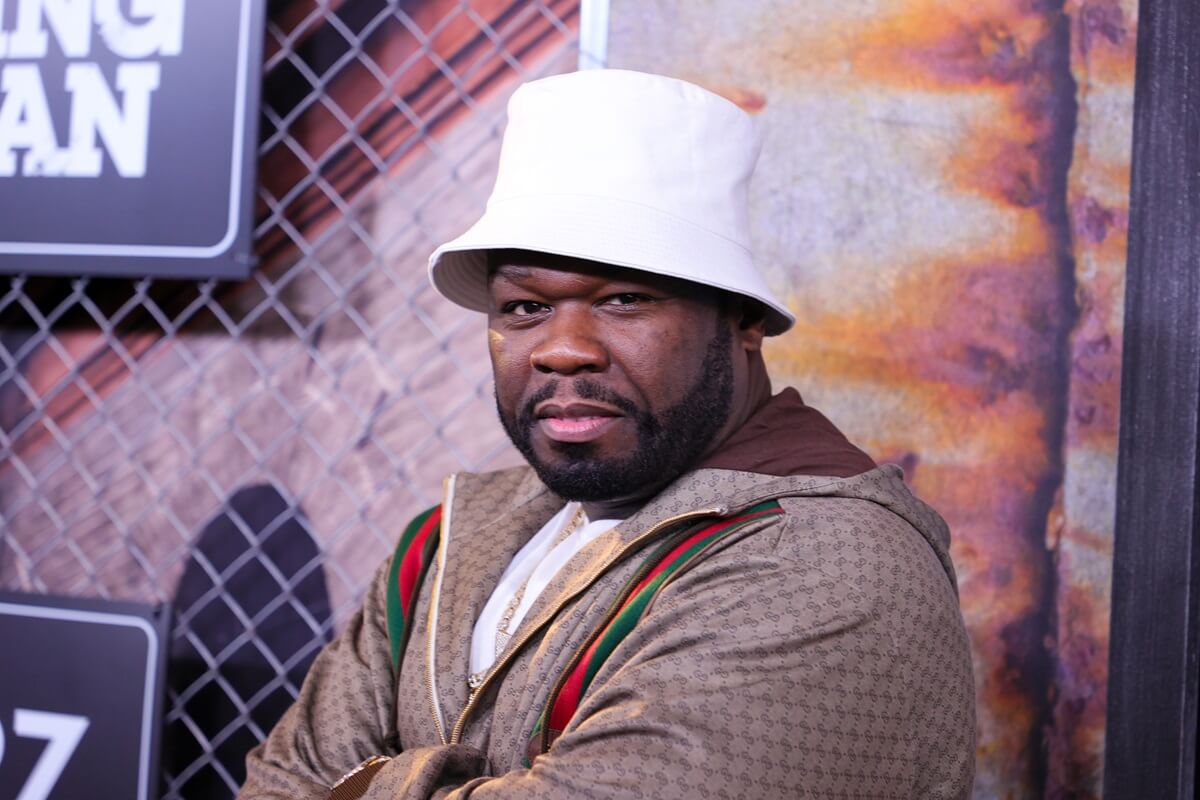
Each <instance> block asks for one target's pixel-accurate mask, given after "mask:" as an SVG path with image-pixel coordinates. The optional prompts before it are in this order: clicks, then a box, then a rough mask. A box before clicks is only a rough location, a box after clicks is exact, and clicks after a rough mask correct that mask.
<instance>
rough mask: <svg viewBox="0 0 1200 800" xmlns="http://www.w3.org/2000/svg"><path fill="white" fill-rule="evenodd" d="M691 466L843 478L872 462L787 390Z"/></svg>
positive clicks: (774, 397)
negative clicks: (715, 448) (696, 463)
mask: <svg viewBox="0 0 1200 800" xmlns="http://www.w3.org/2000/svg"><path fill="white" fill-rule="evenodd" d="M697 468H698V469H706V468H707V469H732V470H738V471H739V472H758V473H761V474H763V475H776V476H785V475H832V476H835V477H838V478H849V477H851V476H853V475H858V474H861V473H863V472H868V471H869V470H872V469H874V468H875V462H874V461H873V460H871V457H870V456H868V455H867V454H866V453H864V452H863V451H862V450H860V449H858V448H857V447H855V446H854V445H853V444H851V443H850V440H849V439H847V438H846V437H845V435H844V434H843V433H842V432H841V431H840V430H838V429H837V427H836V426H835V425H834V424H833V423H832V422H830V421H829V419H828V418H827V417H826V416H825V415H824V414H822V413H821V412H820V411H818V410H817V409H815V408H813V407H812V406H810V405H806V404H805V402H804V400H803V399H802V398H801V397H800V393H799V392H797V391H796V390H795V389H792V388H788V389H784V390H783V391H782V392H780V393H779V394H777V395H775V396H773V397H772V398H771V399H770V400H768V401H767V402H766V404H765V405H763V407H762V408H760V409H759V410H758V411H757V412H755V413H754V414H753V415H752V416H751V417H750V418H749V419H748V420H746V422H745V424H743V425H742V427H740V428H739V429H737V430H736V431H734V432H733V434H732V435H730V437H729V438H728V439H726V440H725V441H724V442H722V443H721V446H720V447H719V448H718V449H717V450H716V452H714V453H712V454H711V455H710V456H708V457H707V458H706V459H704V460H703V461H702V462H701V463H700V464H699V465H698V467H697Z"/></svg>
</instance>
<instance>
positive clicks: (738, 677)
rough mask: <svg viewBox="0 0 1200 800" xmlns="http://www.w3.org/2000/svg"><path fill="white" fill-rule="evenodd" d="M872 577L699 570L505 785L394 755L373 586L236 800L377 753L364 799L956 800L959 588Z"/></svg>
mask: <svg viewBox="0 0 1200 800" xmlns="http://www.w3.org/2000/svg"><path fill="white" fill-rule="evenodd" d="M901 535H905V534H903V532H901ZM914 535H915V534H914ZM860 560H861V559H860ZM806 561H807V560H806ZM814 565H819V566H814ZM884 566H885V562H884V561H881V562H880V569H878V570H875V569H873V568H870V567H868V568H866V570H865V571H863V570H859V571H858V572H853V571H852V573H851V574H847V573H846V572H845V570H842V571H841V572H839V570H838V568H836V567H835V566H830V562H829V561H828V559H826V558H824V557H823V556H822V557H820V558H816V559H815V560H813V561H809V562H808V563H799V562H797V561H796V560H794V559H791V558H780V557H778V554H777V553H775V552H770V551H766V550H756V549H753V548H751V549H750V551H749V552H741V551H738V552H729V553H725V554H721V556H720V557H717V558H713V559H710V560H709V561H706V562H703V563H701V564H700V565H699V566H697V567H696V568H695V569H693V570H692V571H691V572H689V573H688V574H687V575H685V576H683V577H682V578H681V579H680V580H679V581H677V582H676V583H675V584H672V586H671V587H670V588H669V589H668V591H666V592H664V594H663V595H662V596H661V597H660V598H659V600H658V602H657V603H656V604H655V606H654V608H653V609H652V611H651V613H650V614H649V615H648V616H647V617H646V618H645V619H643V620H642V621H641V622H640V623H639V624H638V625H637V627H636V628H635V629H634V630H633V632H632V633H631V634H630V635H629V636H628V637H627V638H626V639H625V640H624V641H623V642H622V643H621V645H620V646H619V647H618V649H617V650H616V651H614V653H613V655H612V657H611V658H610V659H609V660H608V661H607V662H606V663H605V664H604V666H603V667H602V668H601V669H600V671H599V672H598V673H597V675H596V676H595V679H594V681H593V683H592V684H591V687H590V689H589V691H588V693H587V695H586V697H585V698H584V700H583V702H582V704H581V705H580V707H579V709H578V712H577V713H576V715H575V717H574V718H573V719H572V721H571V723H570V724H569V725H568V726H567V728H566V730H564V732H563V734H562V735H561V736H560V737H559V738H558V739H557V740H556V741H555V743H554V746H553V747H552V749H551V750H550V751H549V752H548V753H546V754H544V755H542V756H540V757H539V758H537V759H536V761H535V762H534V763H533V765H532V767H530V768H528V769H516V770H512V771H508V772H504V773H503V774H499V775H495V774H492V773H493V771H494V767H493V765H492V764H491V763H490V762H489V760H488V757H487V755H486V754H485V753H483V752H480V751H479V750H477V749H475V748H473V747H471V746H468V745H462V744H457V745H442V746H434V747H421V748H417V749H412V750H406V751H404V752H399V753H397V752H396V749H397V748H396V742H397V740H398V737H397V733H396V730H395V696H394V691H395V689H394V684H393V679H392V671H391V670H392V668H391V661H390V653H389V650H388V645H387V637H386V625H385V620H384V619H383V618H382V615H383V608H384V605H383V603H382V602H380V600H381V596H380V595H379V593H380V592H381V591H382V587H383V581H382V576H377V580H376V581H375V582H374V584H373V588H372V593H373V595H372V596H371V597H368V599H367V602H366V603H365V604H364V607H363V609H362V610H360V612H359V613H358V614H357V615H356V616H355V617H354V618H353V619H352V621H351V623H350V624H349V625H348V627H347V628H346V630H345V631H344V632H343V633H342V635H341V636H340V637H339V638H338V639H337V640H336V641H335V642H334V643H333V644H331V645H330V646H329V647H328V648H327V649H326V650H325V651H323V652H322V653H321V655H320V656H319V657H318V659H317V661H316V662H315V664H314V666H313V668H312V670H311V671H310V673H309V675H308V677H307V678H306V680H305V683H304V686H303V687H302V689H301V693H300V696H299V698H298V700H297V702H296V704H295V705H294V706H293V707H292V708H291V709H290V710H289V711H288V712H287V714H286V715H285V717H284V718H283V720H281V722H280V723H279V725H278V726H277V727H276V728H275V730H274V731H273V732H272V733H271V735H270V736H269V737H268V738H267V740H266V741H265V742H264V743H263V744H262V745H260V746H259V747H257V748H255V750H253V751H252V752H251V753H250V755H249V756H248V758H247V769H248V778H247V782H246V785H245V786H244V788H243V790H242V793H241V794H240V795H239V797H240V798H243V800H284V798H286V799H287V800H325V799H326V798H328V797H330V787H331V786H332V785H333V784H334V783H336V782H337V781H338V780H339V779H340V778H341V777H342V776H343V775H344V774H345V773H346V772H347V771H349V770H350V769H351V768H353V767H354V766H355V765H357V764H359V763H361V762H362V761H363V760H365V759H367V758H369V757H371V756H374V755H378V754H391V757H390V760H388V761H387V762H386V763H385V764H384V765H383V766H382V768H380V769H379V770H378V771H377V772H376V773H375V774H374V776H373V778H372V780H371V782H370V786H369V788H367V790H366V792H365V794H363V795H361V796H362V797H363V798H365V799H366V800H383V799H384V798H386V799H387V800H396V799H397V798H413V799H414V800H425V798H452V799H453V800H459V799H460V798H467V797H472V798H477V800H508V799H510V798H511V799H513V800H515V799H516V798H564V797H612V798H634V797H656V798H661V797H709V796H712V797H731V796H732V797H744V796H800V795H803V796H812V797H822V796H835V795H836V796H845V795H855V796H873V797H918V796H919V797H961V796H965V794H966V793H968V792H969V790H970V782H971V774H972V768H971V765H970V763H964V759H965V760H967V762H969V761H970V760H971V759H973V744H972V740H973V735H974V730H973V727H974V726H973V701H972V700H971V699H970V694H971V691H972V685H971V679H970V664H969V661H968V662H967V663H966V666H965V672H964V670H963V666H962V663H961V658H959V657H958V654H957V653H956V648H957V649H958V650H961V646H962V644H963V642H956V641H953V640H954V639H955V636H954V634H955V632H956V630H957V633H958V635H960V636H961V623H958V624H959V628H958V629H955V628H954V625H953V624H951V623H953V622H954V620H953V619H951V617H952V616H954V617H956V615H957V613H958V612H957V608H956V606H955V604H954V601H953V597H952V593H951V592H948V587H947V586H946V585H945V578H944V576H943V575H941V574H935V573H937V572H939V570H938V569H937V567H936V565H935V564H931V565H929V570H930V572H929V576H928V577H929V578H930V580H931V585H930V586H929V587H924V588H926V589H929V590H930V591H931V592H932V594H933V595H935V597H934V598H933V599H932V600H930V599H928V598H927V599H926V601H922V602H918V603H915V604H914V603H913V601H912V598H911V597H910V598H904V597H897V596H895V590H896V588H897V587H895V586H893V585H892V584H893V583H894V582H895V581H896V580H902V581H908V582H910V583H911V575H907V576H906V575H897V574H893V575H890V576H889V575H888V574H885V573H884V571H883V570H884ZM919 571H920V570H918V572H919ZM893 572H894V570H893ZM910 572H911V570H910ZM918 577H919V578H920V577H921V576H918ZM939 582H940V585H938V584H939ZM922 588H923V587H920V586H911V585H910V586H907V591H908V592H909V593H911V592H913V591H917V592H919V591H921V589H922ZM939 593H940V594H942V595H948V597H949V599H948V603H949V606H947V600H946V599H945V598H943V599H941V600H939V599H938V598H937V597H936V595H938V594H939ZM896 609H899V613H897V610H896ZM939 616H941V617H945V618H944V619H940V620H939V619H938V617H939ZM897 633H901V634H903V635H904V637H905V638H904V639H902V640H898V638H897V636H896V634H897ZM948 646H949V647H948ZM947 652H950V654H951V657H950V658H949V659H947V658H946V653H947ZM938 676H941V678H942V679H944V683H943V684H939V681H938V680H937V678H938ZM964 692H965V695H966V696H964ZM934 768H936V769H934ZM931 771H932V772H931ZM932 773H936V774H932Z"/></svg>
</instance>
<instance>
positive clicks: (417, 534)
mask: <svg viewBox="0 0 1200 800" xmlns="http://www.w3.org/2000/svg"><path fill="white" fill-rule="evenodd" d="M441 522H442V507H441V506H434V507H433V508H431V509H429V510H427V511H424V512H422V513H420V514H418V515H417V516H416V518H415V519H413V521H412V522H410V523H409V524H408V527H407V528H405V529H404V533H403V535H401V537H400V543H399V544H397V545H396V553H395V555H394V556H393V557H392V566H391V569H390V570H389V574H388V584H387V627H388V642H389V644H390V645H391V648H392V667H393V668H394V669H396V670H399V669H400V659H401V658H403V657H404V645H405V644H406V643H407V641H408V634H409V632H410V631H411V629H412V614H413V610H414V607H415V606H416V603H417V594H418V593H419V592H420V591H421V581H422V579H423V578H424V577H425V572H426V570H428V569H429V564H430V562H431V561H433V555H434V553H436V552H437V546H438V540H439V539H440V535H439V534H440V532H441V530H440V526H441Z"/></svg>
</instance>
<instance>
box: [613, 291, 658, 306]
mask: <svg viewBox="0 0 1200 800" xmlns="http://www.w3.org/2000/svg"><path fill="white" fill-rule="evenodd" d="M649 300H650V298H649V297H646V296H645V295H643V294H635V293H634V292H622V293H621V294H614V295H613V296H612V297H609V298H607V299H605V301H604V305H606V306H622V307H624V306H636V305H637V304H638V303H645V302H648V301H649Z"/></svg>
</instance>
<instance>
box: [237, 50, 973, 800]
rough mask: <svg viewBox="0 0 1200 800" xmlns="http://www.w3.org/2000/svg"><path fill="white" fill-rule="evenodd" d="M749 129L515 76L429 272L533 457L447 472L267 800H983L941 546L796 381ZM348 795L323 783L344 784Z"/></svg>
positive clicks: (583, 82)
mask: <svg viewBox="0 0 1200 800" xmlns="http://www.w3.org/2000/svg"><path fill="white" fill-rule="evenodd" d="M757 150H758V139H757V136H756V134H755V129H754V125H753V123H752V120H751V119H750V118H749V117H748V116H747V115H746V114H744V113H743V112H742V111H741V110H740V109H738V108H737V107H736V106H734V105H733V104H731V103H729V102H727V101H725V100H723V99H721V98H720V97H717V96H716V95H713V94H710V93H709V92H706V91H705V90H703V89H700V88H699V87H696V86H693V85H690V84H687V83H683V82H681V81H676V80H673V79H670V78H664V77H660V76H653V75H645V74H640V73H634V72H624V71H617V70H598V71H592V72H582V73H575V74H572V75H564V76H558V77H553V78H548V79H544V80H540V81H536V82H533V83H530V84H527V85H525V86H523V87H522V88H521V89H519V90H518V91H517V92H516V93H515V94H514V95H513V98H512V101H511V103H510V105H509V125H508V129H507V132H506V134H505V139H504V144H503V148H502V153H501V160H500V171H499V175H498V177H497V181H496V187H495V190H494V192H493V194H492V197H491V199H490V201H489V203H488V208H487V211H486V213H485V214H484V216H483V218H482V219H481V220H480V221H479V222H478V223H477V224H476V225H475V226H474V227H472V228H471V230H469V231H468V232H467V233H466V234H464V235H463V236H462V237H460V238H459V239H457V240H455V241H454V242H451V243H450V244H447V245H443V246H442V247H440V248H439V249H438V250H437V251H436V252H435V253H434V255H433V257H432V258H431V260H430V275H431V278H432V280H433V284H434V286H435V287H436V288H437V289H438V290H439V291H440V292H441V293H442V294H443V295H444V296H446V297H447V298H449V299H450V300H452V301H454V302H456V303H459V304H461V305H464V306H466V307H467V308H471V309H476V310H480V311H484V312H486V313H487V315H488V327H489V331H488V334H489V344H490V350H491V358H492V365H493V370H494V374H495V385H496V401H497V407H498V409H499V413H500V419H501V421H502V422H503V424H504V427H505V429H506V431H507V432H508V435H509V436H510V438H511V439H512V441H513V443H514V444H515V445H516V446H517V448H518V449H519V450H520V452H521V454H522V455H523V456H524V457H525V459H526V460H527V461H528V462H529V465H530V466H529V467H524V468H519V469H513V470H506V471H501V472H495V473H488V474H482V475H471V474H458V475H455V476H452V477H450V478H449V480H448V481H447V485H446V494H445V498H444V499H443V502H442V504H441V505H440V506H439V507H438V508H436V509H433V510H431V511H430V512H426V513H425V514H423V515H421V517H419V518H418V519H417V520H416V521H415V522H414V523H413V524H411V525H410V526H409V527H408V529H407V530H406V531H405V533H404V535H403V536H402V537H401V541H400V545H399V547H398V549H397V553H396V555H395V556H394V557H393V559H392V561H391V562H390V563H389V564H386V565H384V566H383V568H381V570H380V572H379V574H378V577H377V579H376V580H375V582H374V584H373V585H372V588H371V590H370V592H369V594H368V596H367V598H366V601H365V603H364V605H363V608H362V610H361V611H360V613H359V614H358V615H357V616H355V617H354V618H353V619H352V620H351V622H350V623H349V625H348V627H347V629H346V630H345V631H344V632H343V633H342V635H341V636H340V637H339V638H338V639H337V640H336V641H335V642H334V643H333V644H332V645H330V646H329V647H328V648H327V649H326V650H325V651H324V652H323V653H322V654H321V655H320V656H319V658H318V659H317V661H316V663H315V664H314V666H313V668H312V670H311V672H310V673H309V675H308V677H307V679H306V680H305V683H304V686H303V688H302V690H301V693H300V697H299V698H298V700H297V702H296V704H295V705H294V706H293V708H292V709H291V710H290V711H289V712H288V713H287V715H286V716H285V717H284V718H283V720H282V721H281V722H280V723H279V725H278V726H277V727H276V729H275V730H274V731H273V732H272V733H271V735H270V736H269V737H268V739H267V740H266V742H264V743H263V744H262V745H260V746H259V747H258V748H256V749H255V750H254V751H253V752H252V753H251V754H250V756H249V758H248V762H247V763H248V774H249V777H248V780H247V783H246V786H245V787H244V790H243V793H242V796H243V797H246V798H289V800H290V799H292V798H314V799H315V798H325V797H334V798H350V797H360V796H361V797H367V798H427V797H439V798H441V797H446V798H465V797H468V796H469V797H474V798H481V799H482V798H529V797H535V798H540V797H546V798H550V797H566V798H569V797H654V798H660V797H905V798H943V797H965V796H967V795H968V794H969V793H970V789H971V784H972V778H973V760H974V699H973V682H972V676H971V664H970V657H969V653H968V646H967V639H966V635H965V632H964V629H963V624H962V618H961V615H960V612H959V610H958V603H957V596H956V589H955V579H954V572H953V568H952V566H951V564H950V560H949V556H948V553H947V547H948V543H949V542H948V540H949V536H948V532H947V530H946V527H945V524H944V523H943V522H942V520H941V518H940V517H938V516H937V514H936V513H935V512H934V511H932V510H931V509H930V508H929V507H927V506H925V505H924V504H923V503H921V502H920V501H919V500H917V499H916V498H914V497H913V496H912V495H911V494H909V492H908V490H907V489H906V488H905V486H904V483H903V480H902V478H901V475H900V473H899V470H898V469H896V468H895V467H890V466H884V467H878V468H877V467H876V466H875V465H874V463H873V462H872V461H871V460H870V459H869V458H868V457H867V456H866V455H865V454H863V453H862V452H861V451H860V450H858V449H857V448H855V447H854V446H853V445H851V444H850V443H849V442H848V441H847V440H846V439H845V437H843V436H842V435H841V434H840V433H839V432H838V431H837V430H836V429H835V428H834V427H833V425H832V424H830V423H829V422H828V421H827V420H826V419H825V418H824V417H823V416H821V415H820V414H819V413H818V412H817V411H815V410H814V409H812V408H810V407H808V406H806V405H804V403H803V402H802V401H801V400H800V397H799V395H798V394H796V392H795V391H794V390H790V389H789V390H785V391H783V392H781V393H780V394H777V395H774V396H772V394H771V388H770V381H769V379H768V375H767V370H766V367H765V365H764V362H763V358H762V353H761V346H762V342H763V338H764V337H765V336H770V335H774V334H778V333H782V332H783V331H785V330H787V328H788V327H789V326H790V325H791V324H792V322H793V318H792V317H791V315H790V313H789V312H788V310H787V308H786V307H785V306H784V305H783V304H782V303H780V302H779V301H778V300H777V299H775V297H774V296H773V295H772V294H771V292H770V290H769V289H768V288H767V287H766V285H765V283H764V282H763V281H762V279H761V278H760V277H759V274H758V272H757V271H756V269H755V267H754V265H753V263H752V261H751V259H750V255H749V250H748V246H747V242H748V222H747V213H746V208H747V203H746V198H747V183H748V181H749V177H750V173H751V171H752V170H753V165H754V161H755V159H756V157H757ZM331 788H332V791H331Z"/></svg>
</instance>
